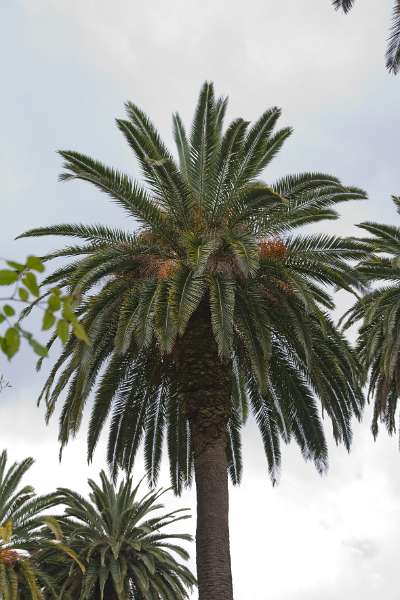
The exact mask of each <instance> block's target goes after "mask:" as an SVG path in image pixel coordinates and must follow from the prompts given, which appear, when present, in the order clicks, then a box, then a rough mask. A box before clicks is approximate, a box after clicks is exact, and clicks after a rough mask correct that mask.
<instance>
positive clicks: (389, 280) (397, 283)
mask: <svg viewBox="0 0 400 600" xmlns="http://www.w3.org/2000/svg"><path fill="white" fill-rule="evenodd" d="M393 201H394V203H395V205H396V207H397V212H398V213H399V214H400V197H395V196H394V197H393ZM359 227H361V229H364V230H365V231H367V232H368V233H370V234H372V237H371V238H368V239H367V240H365V241H366V242H367V243H369V244H370V247H371V255H370V256H369V258H368V259H366V260H364V261H363V262H362V263H361V264H360V265H359V271H360V273H361V275H362V277H363V278H364V279H365V281H366V282H367V283H370V284H374V288H373V289H371V291H369V292H368V293H367V294H366V295H364V296H363V297H361V298H360V299H359V300H358V302H356V304H355V305H354V306H353V307H352V308H351V309H350V311H349V312H348V313H347V314H346V315H345V316H344V317H343V319H344V320H345V327H346V328H349V327H351V326H352V325H354V324H356V323H360V322H361V327H360V330H359V336H358V345H357V351H358V353H359V355H360V358H361V360H362V363H363V364H364V366H365V369H366V370H367V369H369V370H370V380H369V397H370V398H374V401H375V408H374V415H373V422H372V431H373V434H374V436H375V437H376V435H377V434H378V423H379V421H380V420H381V421H382V422H383V423H384V424H385V426H386V428H387V430H388V431H389V433H390V434H392V433H394V432H395V430H396V423H395V416H396V408H397V400H398V398H399V396H400V227H397V226H396V225H383V224H379V223H369V222H368V223H361V224H360V225H359ZM376 283H382V284H383V285H381V286H379V287H378V288H376V285H375V284H376Z"/></svg>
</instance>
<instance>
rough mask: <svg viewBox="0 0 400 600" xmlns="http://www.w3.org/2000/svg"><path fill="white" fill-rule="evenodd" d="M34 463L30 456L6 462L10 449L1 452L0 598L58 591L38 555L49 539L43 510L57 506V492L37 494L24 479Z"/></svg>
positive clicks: (34, 599)
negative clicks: (44, 589)
mask: <svg viewBox="0 0 400 600" xmlns="http://www.w3.org/2000/svg"><path fill="white" fill-rule="evenodd" d="M32 464H33V460H32V459H31V458H27V459H25V460H23V461H21V462H20V463H13V464H12V465H9V466H8V465H7V452H6V451H3V452H2V453H1V454H0V597H1V598H2V599H3V600H19V599H22V598H25V599H26V600H28V599H29V600H43V594H42V589H43V586H46V587H47V589H48V591H49V598H56V597H57V596H56V591H55V588H54V586H53V582H52V579H51V577H48V574H47V572H46V569H43V568H40V566H39V563H38V561H37V560H36V558H37V555H38V554H39V553H40V552H41V550H42V549H43V548H44V546H45V544H46V543H48V542H49V535H48V531H47V529H46V527H45V524H46V517H45V516H44V512H45V511H46V510H47V509H49V508H52V507H54V506H55V504H56V502H57V500H56V495H55V494H48V495H45V496H37V495H36V494H35V491H34V489H33V488H32V487H31V486H29V485H22V484H21V480H22V478H23V477H24V475H25V474H26V472H27V471H28V470H29V469H30V467H31V466H32Z"/></svg>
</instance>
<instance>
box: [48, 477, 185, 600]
mask: <svg viewBox="0 0 400 600" xmlns="http://www.w3.org/2000/svg"><path fill="white" fill-rule="evenodd" d="M100 479H101V484H100V485H98V484H97V483H95V482H94V481H92V480H89V486H90V488H91V493H90V499H89V500H86V499H85V498H83V497H82V496H80V495H79V494H77V493H76V492H74V491H72V490H70V489H67V488H62V489H59V499H60V502H61V503H62V504H64V505H65V515H66V516H65V517H60V518H59V521H60V524H61V527H62V530H63V534H64V538H65V542H66V544H67V545H68V548H70V549H72V550H73V551H74V553H75V555H76V556H78V557H79V559H80V560H81V561H82V562H83V564H84V566H85V569H81V568H80V566H79V564H77V562H76V561H73V562H71V561H69V560H68V559H67V557H66V554H64V555H61V554H58V555H57V556H56V555H55V554H54V552H53V553H51V552H50V553H49V554H48V555H47V557H44V560H46V559H50V560H51V561H53V569H55V571H59V576H58V579H59V580H61V581H63V580H64V581H63V584H62V586H61V593H60V598H63V599H64V600H68V599H70V598H71V599H72V598H74V599H76V598H81V599H82V600H93V599H98V600H102V599H103V597H104V598H113V599H114V598H115V600H129V599H135V600H142V599H143V600H145V599H146V600H164V599H165V600H169V599H170V598H174V599H176V600H180V599H181V600H183V599H184V598H188V597H189V593H188V592H189V591H190V590H191V589H192V587H193V585H195V583H196V581H195V578H194V577H193V575H192V574H191V572H190V570H189V569H188V568H187V567H186V566H185V565H184V564H183V563H182V562H181V560H179V559H183V560H187V559H188V557H189V555H188V553H187V551H186V550H185V549H184V548H182V546H181V545H180V542H181V541H191V536H190V535H187V534H181V533H171V532H168V531H165V529H166V528H168V527H169V526H171V525H173V524H174V523H176V522H177V521H180V520H181V519H186V518H189V516H188V515H187V511H186V509H181V510H177V511H173V512H169V513H165V512H162V509H163V505H162V504H160V497H161V496H162V494H163V493H164V492H163V491H157V492H150V493H148V494H146V495H145V496H144V497H142V498H138V489H139V485H138V486H136V487H133V485H132V480H131V479H130V478H127V479H126V480H125V481H123V482H122V483H121V484H120V485H119V487H118V488H115V486H114V485H113V483H112V482H111V481H110V479H109V478H108V477H107V475H106V474H105V473H104V472H103V471H102V472H101V474H100ZM60 575H61V576H60Z"/></svg>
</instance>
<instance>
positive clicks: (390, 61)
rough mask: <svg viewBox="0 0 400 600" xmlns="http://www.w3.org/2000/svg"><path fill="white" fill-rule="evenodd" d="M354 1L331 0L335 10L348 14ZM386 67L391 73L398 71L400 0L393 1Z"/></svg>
mask: <svg viewBox="0 0 400 600" xmlns="http://www.w3.org/2000/svg"><path fill="white" fill-rule="evenodd" d="M355 1H356V0H333V6H334V7H335V8H336V9H342V10H343V11H344V12H345V13H348V12H349V11H350V10H351V9H352V8H353V6H354V4H355ZM386 67H387V69H388V70H389V71H390V72H391V73H394V74H396V73H398V71H399V69H400V0H395V2H394V8H393V21H392V27H391V30H390V35H389V39H388V47H387V50H386Z"/></svg>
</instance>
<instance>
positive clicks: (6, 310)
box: [3, 304, 15, 317]
mask: <svg viewBox="0 0 400 600" xmlns="http://www.w3.org/2000/svg"><path fill="white" fill-rule="evenodd" d="M3 311H4V314H5V315H7V317H13V316H14V315H15V310H14V309H13V307H12V306H10V305H9V304H5V305H4V306H3Z"/></svg>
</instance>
